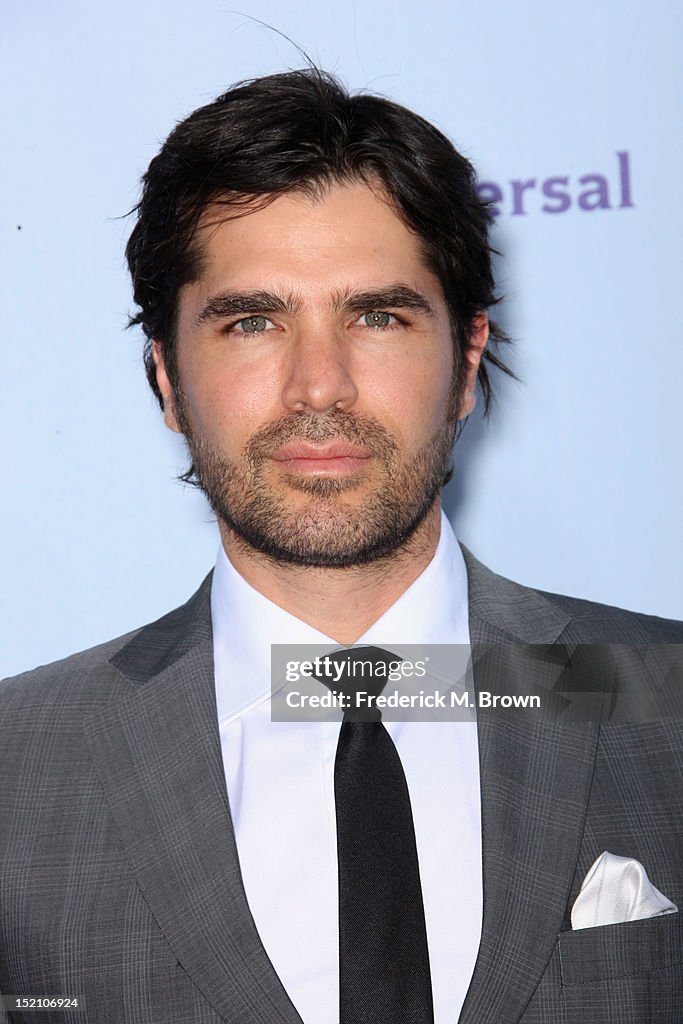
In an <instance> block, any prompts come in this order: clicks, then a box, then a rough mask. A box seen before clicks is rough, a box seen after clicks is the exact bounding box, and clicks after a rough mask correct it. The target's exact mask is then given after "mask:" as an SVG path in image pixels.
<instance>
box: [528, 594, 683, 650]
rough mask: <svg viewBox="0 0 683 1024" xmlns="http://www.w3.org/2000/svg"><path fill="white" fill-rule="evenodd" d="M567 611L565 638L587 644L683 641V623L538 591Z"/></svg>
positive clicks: (673, 642) (674, 642) (669, 642)
mask: <svg viewBox="0 0 683 1024" xmlns="http://www.w3.org/2000/svg"><path fill="white" fill-rule="evenodd" d="M537 593H540V594H541V595H542V596H543V597H544V598H546V599H547V600H549V601H552V602H554V603H555V605H556V606H557V607H559V608H562V609H563V610H564V611H566V612H567V613H568V614H569V615H570V617H571V622H570V623H569V625H568V626H567V630H566V632H567V634H569V635H568V636H565V637H564V639H576V640H580V641H581V642H583V643H613V644H618V643H625V644H626V643H658V644H680V643H683V622H680V621H678V620H677V619H665V618H660V617H659V616H657V615H646V614H644V613H642V612H634V611H630V610H629V609H626V608H619V607H617V606H616V605H609V604H601V603H599V602H597V601H586V600H583V599H582V598H578V597H568V596H566V595H564V594H553V593H548V592H545V591H538V592H537Z"/></svg>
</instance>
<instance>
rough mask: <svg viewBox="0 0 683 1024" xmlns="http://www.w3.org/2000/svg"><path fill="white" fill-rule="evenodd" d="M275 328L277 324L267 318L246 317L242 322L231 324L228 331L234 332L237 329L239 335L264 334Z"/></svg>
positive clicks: (237, 321)
mask: <svg viewBox="0 0 683 1024" xmlns="http://www.w3.org/2000/svg"><path fill="white" fill-rule="evenodd" d="M274 326H275V324H273V323H272V321H270V320H269V319H268V318H267V317H265V316H245V317H244V318H243V319H242V320H236V321H235V322H234V323H232V324H230V325H229V326H228V330H230V331H234V330H235V328H237V334H263V332H264V331H267V330H268V329H269V327H274Z"/></svg>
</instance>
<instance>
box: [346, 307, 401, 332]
mask: <svg viewBox="0 0 683 1024" xmlns="http://www.w3.org/2000/svg"><path fill="white" fill-rule="evenodd" d="M396 322H397V318H396V317H395V316H394V314H393V313H386V312H385V311H384V310H382V309H371V310H369V311H368V312H367V313H362V314H361V315H360V316H359V317H358V320H356V323H357V324H358V323H362V325H363V326H364V327H370V328H371V329H372V330H375V331H381V330H386V328H387V327H393V326H394V323H396Z"/></svg>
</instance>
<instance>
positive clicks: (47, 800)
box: [0, 553, 683, 1024]
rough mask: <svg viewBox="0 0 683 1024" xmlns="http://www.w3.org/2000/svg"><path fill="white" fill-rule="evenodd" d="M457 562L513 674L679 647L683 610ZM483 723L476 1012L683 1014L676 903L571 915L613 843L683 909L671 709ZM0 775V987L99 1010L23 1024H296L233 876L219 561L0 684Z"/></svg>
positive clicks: (479, 1021) (497, 1017) (483, 632)
mask: <svg viewBox="0 0 683 1024" xmlns="http://www.w3.org/2000/svg"><path fill="white" fill-rule="evenodd" d="M466 558H467V562H468V574H469V585H470V631H471V636H472V641H473V644H475V645H477V644H484V643H492V644H499V645H500V649H501V659H502V660H501V666H502V668H503V670H504V666H505V660H506V658H507V657H508V654H507V653H506V648H505V645H506V644H508V645H509V644H510V643H511V642H514V643H516V644H519V643H529V644H535V643H537V644H567V645H570V644H591V643H620V644H636V645H642V644H648V645H655V646H656V645H658V644H679V643H681V640H682V639H683V632H682V630H681V626H680V625H678V624H675V623H670V622H666V621H664V620H660V619H654V618H651V617H647V616H638V615H633V614H632V613H627V612H622V611H619V610H617V609H610V608H605V607H603V606H597V605H593V604H590V603H587V602H581V601H574V600H572V599H568V598H561V597H557V596H555V595H544V594H539V593H538V592H535V591H532V590H529V589H528V588H524V587H520V586H519V585H517V584H514V583H512V582H510V581H507V580H503V579H502V578H501V577H497V576H495V575H494V574H492V573H490V572H489V571H488V570H486V569H485V568H484V567H483V566H481V565H480V564H479V563H477V562H476V560H474V559H473V558H472V557H471V556H470V555H469V554H468V553H466ZM514 670H515V671H519V666H517V667H515V669H514ZM524 671H525V672H526V671H528V672H529V673H532V674H533V673H534V672H535V673H537V674H538V673H540V674H541V676H542V674H543V669H542V667H541V668H539V666H538V665H537V664H536V665H534V664H531V663H529V664H528V665H526V666H525V667H524ZM662 671H663V669H662ZM656 676H657V665H656V656H655V669H654V679H655V681H656ZM475 684H476V685H482V683H481V681H478V680H477V679H476V673H475ZM539 685H543V679H542V678H541V677H540V676H539ZM479 735H480V760H481V777H482V813H483V846H484V897H485V910H484V927H483V934H482V944H481V948H480V953H479V958H478V961H477V967H476V969H475V974H474V977H473V980H472V984H471V986H470V991H469V993H468V998H467V1000H466V1003H465V1006H464V1007H463V1011H462V1014H461V1017H460V1020H461V1022H462V1024H540V1022H541V1021H543V1022H546V1021H552V1022H553V1024H557V1022H559V1024H561V1022H565V1024H574V1022H579V1021H580V1022H581V1024H601V1022H603V1021H604V1022H610V1024H613V1022H615V1021H618V1022H619V1024H629V1022H634V1024H635V1022H636V1021H637V1022H638V1024H643V1022H646V1021H652V1022H657V1024H664V1022H671V1024H673V1022H674V1021H676V1022H680V1021H681V1020H683V1003H682V1000H683V993H682V982H681V977H682V975H683V966H682V964H683V934H682V930H681V921H682V920H683V916H682V915H680V914H678V915H671V917H669V918H660V919H655V920H654V921H652V922H634V923H631V924H625V925H613V926H609V927H608V928H597V929H589V930H587V931H585V932H583V933H581V932H576V933H572V932H568V931H567V925H568V909H569V908H570V906H571V903H572V901H573V898H574V897H575V895H576V892H577V891H578V888H579V887H580V884H581V881H582V879H583V877H584V876H585V873H586V871H587V870H588V868H589V867H590V865H591V864H592V862H593V860H595V858H596V857H597V856H598V855H599V854H600V853H601V852H602V850H603V849H608V850H610V851H611V852H613V853H617V854H620V855H623V856H630V857H635V858H637V859H639V860H641V861H642V863H643V864H644V865H645V866H646V868H647V870H648V873H649V875H650V878H651V879H652V881H653V883H654V884H655V885H657V887H658V888H660V889H661V890H662V891H663V892H665V893H666V895H667V896H669V898H670V899H672V900H673V901H674V902H675V903H677V905H678V906H679V907H683V863H682V858H683V854H682V851H683V842H682V840H683V836H682V835H681V829H682V822H683V813H681V812H682V807H681V799H682V798H681V794H682V793H683V786H682V785H681V750H682V749H683V742H682V741H683V732H682V730H681V726H680V723H679V722H676V721H668V722H667V721H661V722H654V723H653V722H650V723H641V724H609V723H608V724H606V725H602V726H599V725H598V724H596V723H593V724H591V723H586V724H577V725H575V726H571V727H563V726H561V725H559V724H557V723H551V722H549V723H542V722H536V723H531V722H530V723H525V722H523V721H521V720H520V721H505V720H498V719H495V718H494V717H493V716H488V715H487V714H486V713H484V714H482V715H481V716H480V721H479ZM0 778H1V780H2V785H1V787H0V991H2V992H6V993H8V992H12V993H17V994H22V993H29V992H30V993H33V994H40V993H41V992H42V993H45V994H60V993H62V994H75V995H81V996H83V998H84V999H85V1005H86V1010H85V1014H82V1013H81V1014H78V1015H77V1014H70V1013H68V1012H67V1013H63V1012H61V1013H59V1014H57V1013H49V1012H47V1013H46V1012H41V1013H36V1014H34V1015H31V1014H30V1013H26V1014H24V1013H22V1014H21V1015H20V1016H17V1017H16V1019H17V1020H20V1021H21V1022H22V1024H32V1021H34V1020H35V1021H36V1022H37V1024H40V1022H42V1024H48V1022H50V1021H57V1020H59V1021H60V1022H67V1021H69V1020H74V1021H75V1020H78V1021H84V1020H86V1021H88V1022H93V1024H100V1022H107V1024H108V1022H110V1021H111V1022H112V1024H113V1022H114V1021H116V1022H117V1024H118V1022H121V1021H130V1022H138V1021H139V1022H140V1024H143V1022H144V1024H155V1022H157V1021H158V1022H159V1024H161V1022H163V1024H176V1022H177V1024H181V1022H182V1024H184V1022H186V1021H187V1022H190V1021H193V1022H200V1024H204V1022H206V1024H216V1022H218V1021H230V1022H231V1024H256V1022H262V1021H264V1020H267V1021H268V1022H269V1024H271V1022H275V1024H296V1022H299V1024H300V1020H299V1017H298V1014H297V1013H296V1010H295V1009H294V1007H293V1006H292V1004H291V1002H290V1000H289V999H288V997H287V995H286V993H285V992H284V990H283V988H282V986H281V984H280V982H279V979H278V978H277V976H276V975H275V973H274V971H273V969H272V966H271V964H270V962H269V960H268V958H267V956H266V953H265V950H264V949H263V947H262V945H261V943H260V939H259V937H258V934H257V932H256V929H255V926H254V922H253V920H252V918H251V914H250V912H249V908H248V905H247V902H246V897H245V894H244V890H243V887H242V883H241V875H240V870H239V861H238V858H237V851H236V847H235V842H234V835H233V832H232V826H231V822H230V810H229V806H228V801H227V794H226V792H225V782H224V778H223V771H222V762H221V754H220V743H219V737H218V730H217V723H216V712H215V703H214V694H213V670H212V650H211V628H210V577H208V578H207V580H205V581H204V583H203V585H202V587H201V588H200V589H199V591H198V592H197V594H196V595H195V596H194V597H193V598H192V599H191V600H190V601H189V602H188V603H187V604H186V605H184V606H183V607H182V608H180V609H177V610H176V611H175V612H172V613H171V614H170V615H168V616H165V617H164V618H163V619H161V620H160V621H159V622H158V623H154V624H152V625H151V626H148V627H145V628H143V629H142V630H139V631H136V632H135V633H132V634H128V635H127V636H126V637H123V638H121V639H119V640H116V641H112V642H111V643H109V644H105V645H102V646H100V647H98V648H94V649H93V650H91V651H86V652H84V653H82V654H79V655H75V656H73V657H71V658H68V659H65V660H64V661H62V662H58V663H56V664H54V665H51V666H47V667H44V668H41V669H37V670H35V671H33V672H29V673H26V674H25V675H23V676H20V677H16V678H15V679H13V680H7V681H5V682H4V683H2V684H0ZM454 869H457V865H456V866H454ZM5 1016H6V1017H7V1015H5ZM2 1019H3V1018H2V1011H0V1021H1V1020H2Z"/></svg>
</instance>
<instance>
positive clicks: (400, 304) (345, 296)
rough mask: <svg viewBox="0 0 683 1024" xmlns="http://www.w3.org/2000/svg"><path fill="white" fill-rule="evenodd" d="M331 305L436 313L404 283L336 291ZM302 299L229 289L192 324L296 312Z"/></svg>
mask: <svg viewBox="0 0 683 1024" xmlns="http://www.w3.org/2000/svg"><path fill="white" fill-rule="evenodd" d="M332 305H333V308H334V310H335V312H337V313H354V312H363V311H364V310H372V309H386V308H393V309H412V310H414V311H415V312H418V313H424V314H425V315H426V316H430V317H434V316H435V315H436V313H435V311H434V309H433V307H432V304H431V303H430V302H429V300H428V299H427V297H426V296H425V295H423V294H422V293H421V292H418V291H415V289H414V288H409V287H408V286H407V285H404V284H394V285H388V286H387V287H383V288H375V289H369V290H368V291H360V292H349V291H347V292H337V293H336V294H335V295H334V296H333V302H332ZM302 306H303V302H302V300H301V298H300V297H299V296H297V295H294V294H290V295H286V296H280V295H276V294H275V293H274V292H268V291H260V290H258V291H251V292H233V291H225V292H220V293H219V294H217V295H212V296H210V297H209V298H208V299H207V300H206V302H205V303H204V305H203V307H202V309H201V310H200V312H199V313H198V314H197V316H196V317H195V318H194V324H195V326H196V327H199V326H201V325H202V324H205V323H211V322H213V321H215V320H223V319H224V318H225V317H228V316H239V315H240V314H243V315H244V316H247V315H250V314H257V315H259V316H263V315H265V314H267V313H290V314H296V313H299V312H300V311H301V308H302Z"/></svg>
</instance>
